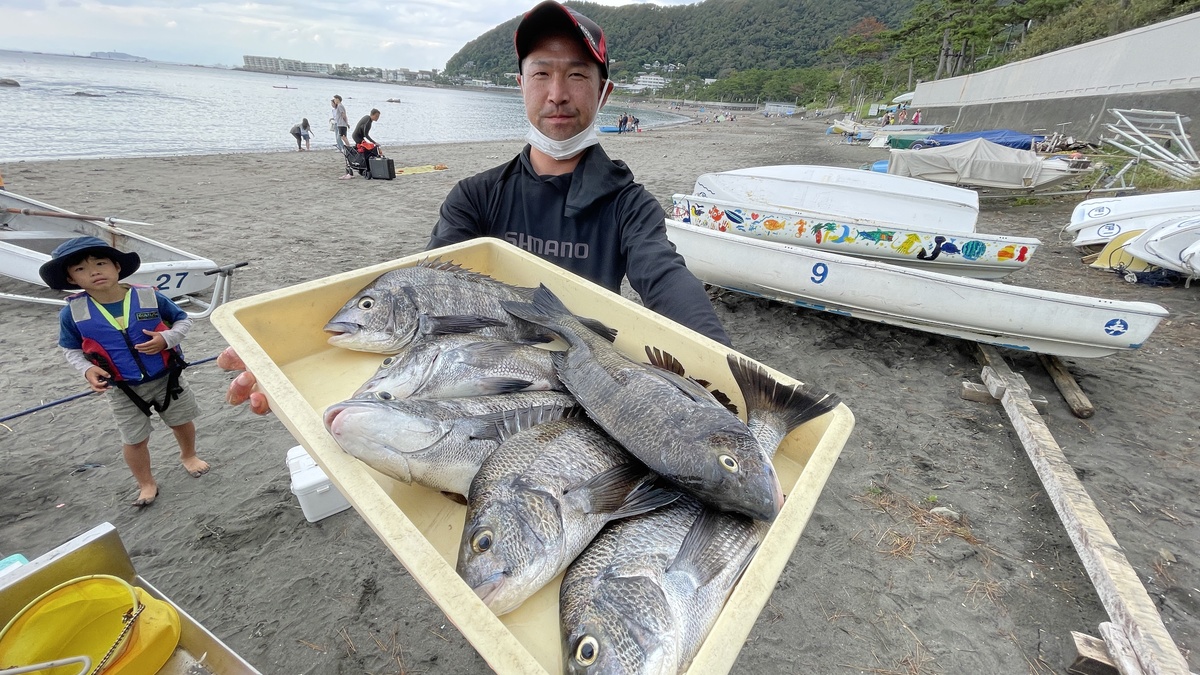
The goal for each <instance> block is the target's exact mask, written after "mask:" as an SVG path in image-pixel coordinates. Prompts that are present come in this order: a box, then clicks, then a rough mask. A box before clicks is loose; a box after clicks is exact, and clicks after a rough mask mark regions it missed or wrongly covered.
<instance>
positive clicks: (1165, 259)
mask: <svg viewBox="0 0 1200 675" xmlns="http://www.w3.org/2000/svg"><path fill="white" fill-rule="evenodd" d="M1063 230H1064V231H1065V232H1074V233H1075V239H1074V241H1073V242H1072V244H1073V245H1074V246H1075V247H1076V248H1078V249H1080V250H1082V251H1085V252H1089V253H1095V254H1096V255H1095V256H1094V260H1093V261H1092V263H1091V265H1092V267H1097V268H1102V269H1118V268H1119V269H1122V270H1129V271H1134V272H1140V271H1145V270H1149V269H1152V268H1162V269H1167V270H1171V271H1173V272H1178V273H1180V274H1183V275H1185V276H1187V277H1189V278H1192V277H1200V190H1188V191H1178V192H1163V193H1158V194H1148V195H1135V196H1132V197H1111V198H1103V199H1088V200H1085V201H1082V202H1080V203H1079V205H1078V206H1076V207H1075V210H1074V211H1073V212H1072V213H1071V222H1070V223H1068V224H1067V226H1066V227H1064V228H1063ZM1097 252H1098V253H1097Z"/></svg>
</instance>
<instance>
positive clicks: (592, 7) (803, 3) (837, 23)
mask: <svg viewBox="0 0 1200 675" xmlns="http://www.w3.org/2000/svg"><path fill="white" fill-rule="evenodd" d="M915 2H916V0H840V1H838V2H830V1H829V0H706V1H705V2H701V3H699V4H695V5H680V6H672V7H660V6H657V5H650V4H636V5H625V6H621V7H608V6H605V5H597V4H593V3H589V2H572V3H569V4H570V5H571V6H572V7H573V8H575V9H577V10H578V11H580V12H582V13H583V14H585V15H587V16H588V17H590V18H591V19H593V20H595V21H596V23H598V24H600V26H601V27H603V28H604V32H605V36H606V38H607V40H608V48H609V56H610V58H611V59H612V62H613V63H612V67H611V69H610V70H611V75H612V78H613V79H614V80H615V81H618V82H620V81H622V80H631V79H632V78H633V77H634V76H636V75H637V73H639V72H641V71H643V70H644V69H643V68H642V64H645V63H654V62H655V61H658V62H660V63H662V64H667V63H671V64H682V65H683V70H682V74H683V75H684V76H690V77H698V78H714V77H724V76H728V75H729V74H731V73H733V72H739V71H744V70H751V69H762V70H778V69H783V68H802V67H807V66H812V65H815V64H816V63H817V62H818V61H819V60H820V57H819V52H820V51H821V50H822V49H824V48H826V47H828V46H829V45H830V43H831V42H832V41H833V39H834V38H835V37H837V36H839V35H844V34H846V32H847V31H848V30H849V28H850V27H851V26H853V25H854V24H856V23H858V22H859V21H861V20H862V19H863V18H865V17H875V18H876V19H878V20H879V21H880V22H882V23H883V24H885V25H886V26H889V27H897V26H899V24H900V21H901V20H902V19H903V18H904V17H905V16H907V15H908V13H909V11H910V10H911V8H912V6H913V4H914V3H915ZM519 20H520V17H519V16H518V17H513V18H512V19H511V20H509V21H507V22H505V23H503V24H501V25H500V26H497V27H496V28H493V29H492V30H490V31H488V32H487V33H484V34H483V35H481V36H480V37H478V38H477V39H475V40H472V41H471V42H469V43H467V45H466V46H464V47H463V48H462V49H461V50H459V52H458V53H457V54H455V55H454V56H453V57H451V59H450V60H449V61H448V62H447V64H446V72H447V74H450V75H463V76H468V77H477V78H484V79H493V78H498V77H499V76H501V75H502V74H503V73H506V72H509V73H511V72H515V71H516V69H517V63H516V56H515V55H514V53H513V32H514V31H515V30H516V28H517V23H518V22H519ZM676 76H678V73H677V74H676Z"/></svg>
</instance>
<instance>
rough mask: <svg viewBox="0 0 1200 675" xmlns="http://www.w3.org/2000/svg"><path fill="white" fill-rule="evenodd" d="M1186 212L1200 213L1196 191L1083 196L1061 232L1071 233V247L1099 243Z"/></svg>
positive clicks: (1190, 213)
mask: <svg viewBox="0 0 1200 675" xmlns="http://www.w3.org/2000/svg"><path fill="white" fill-rule="evenodd" d="M1189 215H1190V216H1200V190H1184V191H1177V192H1160V193H1156V194H1148V195H1134V196H1132V197H1109V198H1101V199H1086V200H1084V201H1082V202H1079V204H1077V205H1076V206H1075V209H1074V210H1073V211H1072V212H1071V222H1070V223H1068V224H1067V226H1066V227H1064V228H1063V231H1064V232H1074V233H1075V240H1074V241H1073V242H1071V243H1072V245H1073V246H1076V247H1079V248H1083V247H1090V246H1103V245H1105V244H1106V243H1108V242H1109V241H1111V240H1112V239H1113V237H1116V236H1117V235H1119V234H1121V233H1123V232H1131V231H1134V230H1147V229H1150V228H1152V227H1154V226H1155V225H1158V224H1159V223H1161V222H1164V221H1166V220H1170V219H1172V218H1179V217H1183V216H1189Z"/></svg>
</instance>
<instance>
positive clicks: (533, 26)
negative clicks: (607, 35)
mask: <svg viewBox="0 0 1200 675" xmlns="http://www.w3.org/2000/svg"><path fill="white" fill-rule="evenodd" d="M553 29H559V30H563V31H564V32H568V33H571V34H574V33H575V32H576V31H578V33H579V37H580V38H581V40H582V42H583V46H584V48H585V49H587V52H588V53H589V54H591V56H592V58H593V59H595V60H596V63H598V64H600V75H601V76H602V77H604V78H605V79H608V45H607V44H605V42H604V31H602V30H600V26H599V25H598V24H597V23H596V22H595V21H592V20H591V19H589V18H587V17H586V16H584V15H582V14H580V13H579V12H576V11H575V10H573V9H571V8H570V7H567V6H566V5H560V4H558V3H557V2H555V1H554V0H546V1H545V2H543V3H541V4H539V5H538V6H536V7H534V8H533V9H531V10H529V11H528V12H526V13H525V17H524V18H523V19H521V23H520V24H519V25H518V26H517V32H516V33H513V42H514V43H515V44H516V46H517V67H518V69H519V68H520V66H521V62H522V61H524V60H525V56H526V55H527V54H529V50H530V49H532V48H533V43H534V42H535V41H536V40H537V38H539V37H541V36H543V35H545V34H546V33H548V32H550V31H551V30H553Z"/></svg>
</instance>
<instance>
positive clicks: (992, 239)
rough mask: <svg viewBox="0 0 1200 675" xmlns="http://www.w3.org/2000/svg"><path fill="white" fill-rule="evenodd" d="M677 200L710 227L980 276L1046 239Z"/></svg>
mask: <svg viewBox="0 0 1200 675" xmlns="http://www.w3.org/2000/svg"><path fill="white" fill-rule="evenodd" d="M673 202H674V216H675V218H676V219H677V220H680V221H683V222H685V223H690V224H692V225H697V226H700V227H705V228H708V229H710V230H716V231H718V232H728V233H730V234H736V235H742V236H746V237H754V238H758V239H765V240H769V241H773V242H776V243H779V244H786V245H793V246H804V247H807V248H816V249H822V250H826V251H830V252H833V253H841V254H844V255H849V256H855V257H860V258H869V259H873V260H880V261H883V262H888V263H892V264H895V265H903V266H907V267H915V268H918V269H925V270H930V271H934V272H941V273H944V274H954V275H957V276H964V277H973V278H976V279H1000V278H1002V277H1004V276H1007V275H1008V274H1011V273H1012V272H1015V271H1017V270H1019V269H1021V268H1023V267H1025V265H1026V264H1028V263H1029V258H1030V257H1031V256H1032V255H1033V253H1034V251H1036V250H1037V247H1038V246H1039V245H1040V244H1041V242H1040V241H1038V240H1037V239H1032V238H1029V237H1009V236H1005V235H998V234H979V233H976V232H939V231H937V230H932V229H924V228H920V227H914V226H905V225H896V224H893V223H880V222H877V221H870V220H859V219H852V218H847V217H845V216H836V215H831V214H827V213H821V212H820V211H816V210H812V209H806V208H803V207H793V208H781V207H766V208H763V207H760V206H745V205H742V204H738V203H736V202H732V201H729V200H725V199H717V198H713V197H697V196H695V195H678V194H677V195H675V196H674V197H673Z"/></svg>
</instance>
